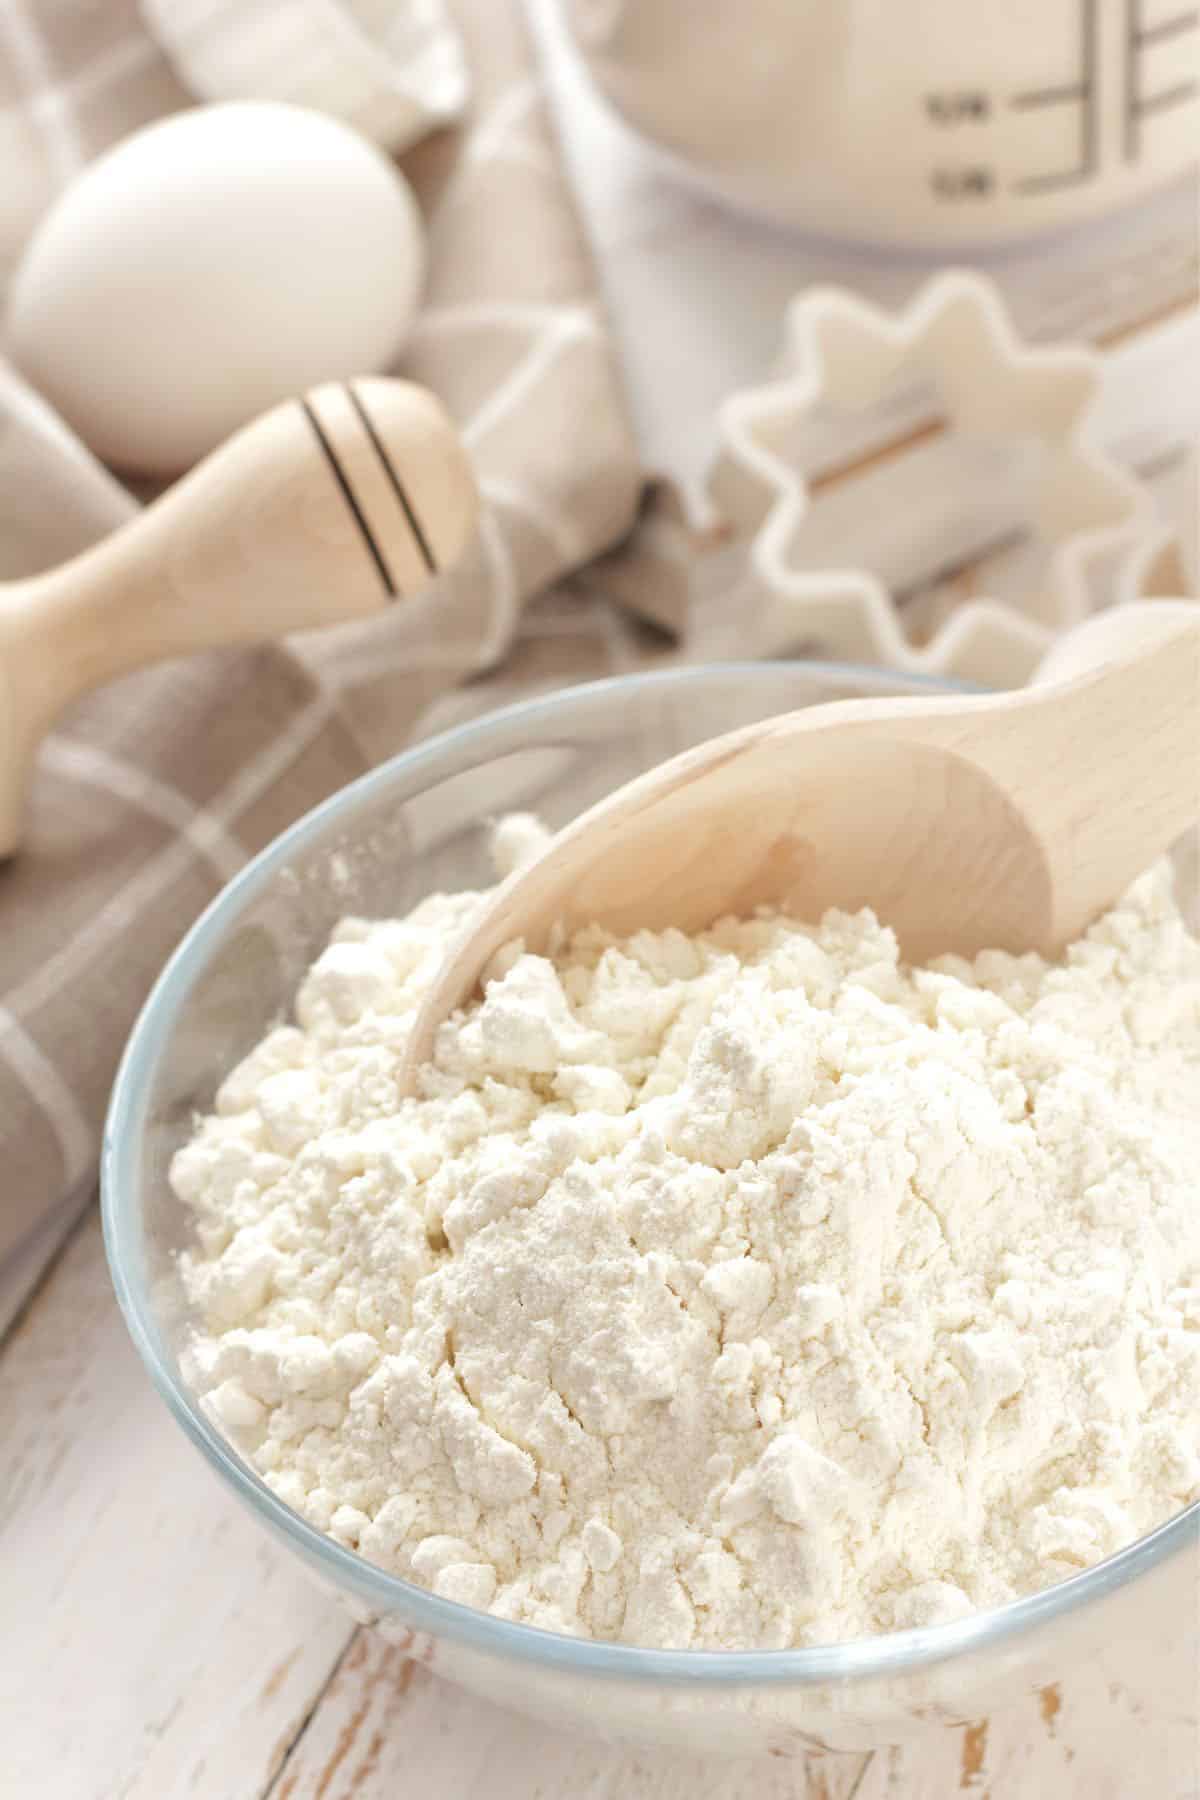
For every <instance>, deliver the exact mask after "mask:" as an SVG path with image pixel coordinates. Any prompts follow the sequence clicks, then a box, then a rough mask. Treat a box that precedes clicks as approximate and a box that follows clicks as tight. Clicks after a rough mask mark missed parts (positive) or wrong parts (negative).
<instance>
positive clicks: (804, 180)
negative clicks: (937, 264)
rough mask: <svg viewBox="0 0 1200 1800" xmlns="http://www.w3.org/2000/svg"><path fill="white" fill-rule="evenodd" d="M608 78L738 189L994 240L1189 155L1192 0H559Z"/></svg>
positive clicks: (851, 215)
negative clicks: (715, 1)
mask: <svg viewBox="0 0 1200 1800" xmlns="http://www.w3.org/2000/svg"><path fill="white" fill-rule="evenodd" d="M567 8H568V14H569V17H570V20H571V25H572V29H573V31H574V34H575V38H576V42H577V43H578V45H579V47H580V49H581V50H582V52H583V55H584V58H585V60H586V61H587V63H588V65H589V67H590V68H591V70H592V73H593V75H594V77H595V79H596V80H597V82H598V83H599V85H600V87H601V89H602V90H603V92H604V93H605V94H606V95H607V96H608V98H609V99H610V100H611V101H612V102H613V103H614V104H615V105H616V106H617V107H618V109H619V110H620V111H621V112H622V113H623V114H624V115H625V116H626V117H627V118H628V120H629V121H630V122H631V123H632V124H633V125H635V126H636V127H637V128H639V129H640V130H642V131H644V132H646V133H647V134H648V135H649V136H651V137H652V138H655V139H656V140H658V142H659V143H660V144H661V145H662V146H663V147H664V148H665V149H667V150H669V151H673V152H674V153H675V154H676V156H677V158H678V159H680V161H681V162H682V163H683V164H684V165H685V166H686V167H688V168H690V169H691V171H692V172H693V173H700V174H702V175H703V176H704V177H705V178H706V179H707V182H708V184H709V185H710V186H713V187H715V188H716V189H717V190H718V191H720V192H722V193H723V194H724V195H726V196H727V197H728V198H730V199H731V200H733V201H734V202H735V203H739V204H742V205H746V206H749V207H752V208H754V209H755V210H758V211H762V212H767V213H770V214H772V215H775V216H777V217H779V218H781V219H782V220H784V221H786V222H788V223H791V224H794V225H798V226H800V227H802V228H804V229H807V230H811V231H813V232H819V233H824V234H827V235H830V236H835V237H839V238H852V239H857V240H860V241H863V242H868V243H874V244H889V245H897V246H903V245H917V246H928V247H930V248H936V247H940V246H945V245H958V244H966V245H975V244H977V245H985V244H988V243H996V242H1002V241H1003V240H1005V239H1007V238H1019V237H1022V236H1026V235H1029V234H1032V233H1034V232H1037V231H1041V230H1044V229H1048V228H1053V227H1063V226H1067V225H1071V224H1074V223H1076V222H1078V221H1081V220H1084V219H1088V218H1093V217H1096V216H1098V215H1100V214H1103V213H1106V212H1109V211H1110V210H1113V209H1115V208H1117V207H1119V206H1121V205H1123V204H1125V203H1127V202H1129V201H1133V200H1136V199H1137V198H1138V197H1139V196H1141V195H1144V194H1146V193H1147V192H1149V191H1150V190H1152V189H1154V188H1156V187H1160V186H1162V185H1163V184H1164V183H1166V182H1168V181H1169V180H1170V179H1171V178H1172V177H1173V176H1177V175H1181V174H1183V173H1184V172H1185V171H1186V170H1187V169H1189V168H1195V167H1196V155H1197V145H1198V144H1200V80H1198V77H1200V7H1197V6H1195V5H1191V4H1189V0H903V3H898V0H739V3H738V5H736V6H725V7H717V6H710V7H703V8H698V7H697V6H696V5H695V3H694V0H567Z"/></svg>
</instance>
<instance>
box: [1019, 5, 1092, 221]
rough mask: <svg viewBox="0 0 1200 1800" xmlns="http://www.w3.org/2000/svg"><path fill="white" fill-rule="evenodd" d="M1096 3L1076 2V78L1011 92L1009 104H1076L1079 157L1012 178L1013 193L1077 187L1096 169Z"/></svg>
mask: <svg viewBox="0 0 1200 1800" xmlns="http://www.w3.org/2000/svg"><path fill="white" fill-rule="evenodd" d="M1096 5H1097V0H1080V4H1079V71H1080V75H1079V80H1078V81H1064V82H1060V83H1059V84H1058V85H1057V86H1053V87H1043V88H1028V89H1026V90H1025V91H1024V92H1022V93H1019V94H1013V95H1012V97H1011V98H1010V100H1009V105H1010V106H1011V107H1012V108H1013V110H1014V111H1016V112H1029V111H1032V110H1033V109H1034V108H1037V107H1043V106H1077V107H1078V108H1079V161H1078V162H1077V163H1076V164H1075V165H1074V166H1073V167H1072V168H1069V169H1050V170H1047V171H1046V172H1045V173H1044V174H1041V175H1026V176H1023V177H1022V178H1021V180H1020V181H1014V182H1013V184H1012V190H1013V192H1014V193H1016V194H1049V193H1053V192H1054V191H1055V190H1056V189H1058V188H1065V187H1077V186H1078V185H1079V184H1080V183H1081V182H1084V181H1090V180H1091V178H1092V176H1093V175H1094V174H1095V173H1096V153H1097V147H1098V146H1097V140H1096Z"/></svg>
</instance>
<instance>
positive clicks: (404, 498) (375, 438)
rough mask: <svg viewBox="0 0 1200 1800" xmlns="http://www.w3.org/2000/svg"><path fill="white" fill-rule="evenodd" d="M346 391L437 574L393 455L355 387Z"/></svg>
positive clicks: (427, 562)
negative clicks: (388, 450)
mask: <svg viewBox="0 0 1200 1800" xmlns="http://www.w3.org/2000/svg"><path fill="white" fill-rule="evenodd" d="M346 392H347V393H348V394H349V396H350V404H351V406H353V408H354V410H355V412H356V413H357V414H358V416H359V418H360V419H361V420H362V423H363V430H364V431H365V432H366V434H367V436H368V437H369V438H370V440H371V442H372V444H373V445H374V446H375V454H376V456H378V458H379V460H380V462H381V463H382V464H383V472H384V474H385V475H386V476H387V478H388V482H389V484H390V486H391V489H392V492H393V493H394V494H395V496H396V498H397V500H398V501H399V502H400V504H401V506H402V507H403V508H404V516H405V518H406V519H407V520H408V526H409V530H410V531H411V532H412V534H413V537H414V538H415V539H416V545H417V549H418V550H419V551H420V552H421V560H422V562H423V563H424V564H425V567H426V568H427V569H428V571H429V573H430V574H431V575H436V574H437V572H438V566H437V558H436V556H435V555H434V554H433V549H432V547H431V545H430V542H429V539H428V538H427V537H426V536H425V533H424V531H423V530H422V529H421V521H420V519H419V518H418V517H417V511H416V508H415V507H414V506H413V504H412V501H411V500H410V499H409V497H408V495H407V493H406V492H405V489H404V483H403V482H402V481H401V479H400V475H399V472H398V471H397V469H396V467H395V464H394V463H393V462H392V459H391V457H390V456H389V455H388V453H387V451H386V450H385V449H384V447H383V441H382V439H381V438H380V436H379V433H378V432H377V431H376V429H375V426H374V424H373V423H372V420H371V415H370V413H369V412H368V411H367V409H366V407H365V406H364V405H363V403H362V401H361V400H360V399H359V397H358V394H357V392H356V391H355V389H354V388H352V387H347V389H346Z"/></svg>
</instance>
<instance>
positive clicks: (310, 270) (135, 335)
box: [8, 101, 424, 475]
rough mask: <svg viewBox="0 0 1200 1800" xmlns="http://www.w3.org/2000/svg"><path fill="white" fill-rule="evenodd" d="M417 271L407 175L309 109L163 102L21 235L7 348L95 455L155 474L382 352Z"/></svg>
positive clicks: (363, 370)
mask: <svg viewBox="0 0 1200 1800" xmlns="http://www.w3.org/2000/svg"><path fill="white" fill-rule="evenodd" d="M423 274H424V248H423V239H422V231H421V221H420V216H419V214H418V212H417V208H416V204H415V202H414V200H413V197H412V193H411V190H410V189H409V187H408V184H407V182H406V181H405V180H404V178H403V176H402V175H401V174H400V173H399V172H398V171H397V170H396V169H395V168H394V167H393V166H392V164H391V163H390V162H388V160H387V159H386V157H384V156H383V155H382V154H381V153H380V152H379V151H378V150H376V149H375V148H374V146H373V145H371V144H369V143H368V142H367V141H366V139H365V138H362V137H360V136H359V135H358V134H357V133H356V132H354V131H351V130H350V129H349V128H348V127H347V126H345V125H342V124H339V123H338V121H337V120H336V119H332V118H329V117H328V116H327V115H326V114H324V113H318V112H310V111H308V110H306V109H305V108H303V107H298V106H284V105H278V104H275V103H267V102H258V101H245V102H233V103H230V104H228V105H220V106H203V107H197V108H196V109H195V110H193V111H188V112H183V113H178V114H176V115H174V116H173V117H171V118H169V119H164V120H162V121H160V122H159V123H158V124H155V125H151V126H150V127H148V129H146V130H144V131H139V132H137V133H135V134H134V136H132V137H129V138H126V139H125V141H124V142H123V143H121V144H118V145H117V147H116V148H115V149H113V150H111V151H109V152H108V154H107V155H105V156H103V157H101V158H100V159H99V160H98V161H97V162H95V163H93V164H92V165H91V166H90V167H89V168H88V169H86V170H85V171H84V173H83V174H82V175H81V176H80V177H79V179H78V180H77V181H76V182H74V183H73V184H72V186H71V187H69V188H68V189H67V190H66V192H65V193H64V194H63V195H62V197H61V198H60V199H59V200H58V202H57V203H56V204H55V206H54V207H53V208H52V209H51V211H50V212H49V213H48V215H47V216H46V218H45V220H44V221H43V223H42V224H41V226H40V227H39V229H38V230H37V232H36V233H35V235H34V238H33V241H32V242H31V244H30V246H29V249H28V251H27V253H26V256H25V258H24V261H23V262H22V264H21V267H20V270H19V271H18V274H17V278H16V282H15V284H14V288H13V293H12V299H11V308H10V312H9V319H8V348H9V351H10V353H11V355H12V356H13V358H14V360H15V361H16V362H17V363H18V364H19V365H20V367H21V368H22V369H23V370H24V371H25V373H26V374H27V375H28V376H29V378H30V380H31V381H33V383H34V384H35V385H36V386H37V387H39V388H41V390H42V392H43V393H44V394H45V395H46V396H47V397H48V398H49V399H50V400H51V401H52V402H53V404H54V405H55V406H57V407H58V409H59V411H60V412H61V413H62V414H63V416H64V418H66V419H67V420H68V422H69V423H70V424H71V425H73V426H74V427H75V429H76V431H78V433H79V435H80V436H81V437H82V438H83V440H84V442H85V443H87V444H89V445H90V446H91V448H92V449H93V450H94V451H95V452H96V454H97V455H98V456H100V457H102V458H103V459H104V460H105V461H106V462H110V463H112V464H114V465H116V466H117V467H118V468H123V469H128V470H138V471H144V472H146V473H153V474H162V475H170V474H174V473H176V472H178V471H179V470H180V469H184V468H186V467H187V466H188V465H189V464H190V463H192V462H194V461H195V460H196V458H197V457H198V456H202V455H203V454H204V453H205V452H206V451H208V450H211V449H212V448H213V446H214V445H216V444H218V443H220V442H221V440H222V439H223V438H225V437H227V436H228V435H229V433H230V432H231V431H233V430H234V429H235V428H236V427H237V426H239V425H242V424H244V423H245V421H246V420H247V419H250V418H252V417H253V416H254V415H255V414H256V413H258V412H261V411H262V410H263V408H264V407H268V406H271V405H273V404H274V403H275V402H276V401H278V400H281V399H284V398H285V397H286V396H287V395H289V394H295V393H300V392H302V391H303V390H304V389H305V388H307V387H311V386H312V385H313V384H314V383H315V382H319V381H328V380H337V379H340V378H344V377H347V376H351V375H361V374H370V373H378V372H381V371H383V370H385V369H387V368H388V367H390V366H391V364H392V363H393V362H394V360H395V358H396V356H397V354H398V352H399V351H400V348H401V346H402V344H403V342H404V339H405V336H406V334H407V331H408V328H409V325H410V323H411V321H412V317H413V313H414V311H415V309H416V305H417V301H418V298H419V294H420V288H421V282H422V277H423Z"/></svg>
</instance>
